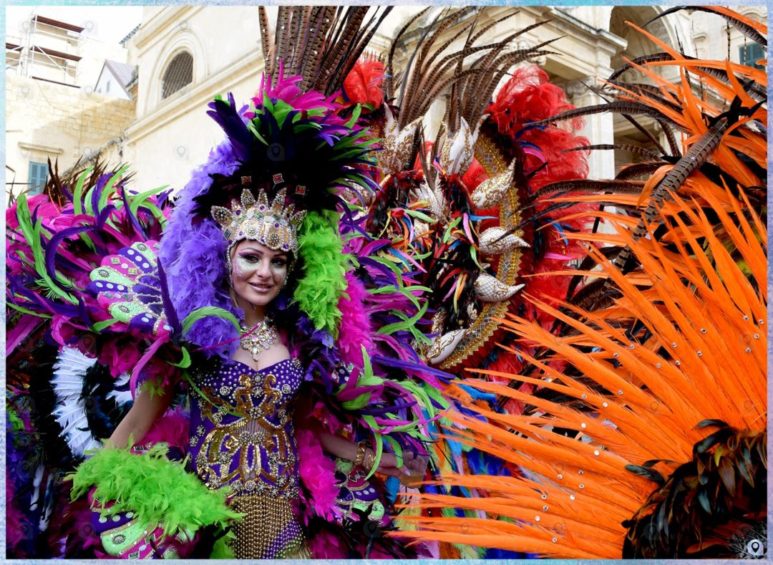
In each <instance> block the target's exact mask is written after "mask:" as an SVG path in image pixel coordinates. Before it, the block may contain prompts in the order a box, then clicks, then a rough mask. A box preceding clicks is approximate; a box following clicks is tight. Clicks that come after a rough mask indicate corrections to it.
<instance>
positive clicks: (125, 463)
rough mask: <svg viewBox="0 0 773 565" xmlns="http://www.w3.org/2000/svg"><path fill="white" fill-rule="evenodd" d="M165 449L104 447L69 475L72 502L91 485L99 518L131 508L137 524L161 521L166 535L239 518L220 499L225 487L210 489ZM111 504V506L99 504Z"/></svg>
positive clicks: (155, 447)
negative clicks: (136, 452) (141, 451)
mask: <svg viewBox="0 0 773 565" xmlns="http://www.w3.org/2000/svg"><path fill="white" fill-rule="evenodd" d="M166 451H167V447H166V446H165V445H164V444H157V445H154V446H153V447H152V448H151V449H150V450H149V451H147V452H146V453H144V454H142V455H134V454H132V453H131V452H130V451H129V450H124V449H114V448H103V449H99V450H96V451H95V452H94V453H93V455H92V456H91V457H90V458H89V459H87V460H86V461H84V462H83V463H81V464H80V465H79V466H78V469H77V470H76V471H75V473H74V474H72V475H69V476H68V478H70V479H72V483H73V485H72V491H71V492H70V496H71V498H72V499H73V500H75V499H76V498H78V497H80V496H82V495H84V494H86V493H87V492H88V491H89V490H90V489H91V488H92V487H96V490H95V491H94V500H95V502H96V503H97V505H95V506H96V508H95V509H96V510H98V511H99V512H100V513H101V514H102V515H103V516H111V515H114V514H118V513H119V512H128V511H131V512H133V513H134V515H135V516H136V519H137V522H138V523H140V524H142V525H143V526H146V527H149V528H153V527H156V526H157V525H161V526H162V527H163V529H164V533H165V534H170V535H174V534H175V533H177V532H181V531H183V530H187V531H189V532H196V531H197V530H198V529H199V528H200V527H202V526H210V525H215V526H219V527H225V526H227V524H228V522H229V521H230V520H233V519H236V518H239V517H241V515H240V514H238V513H236V512H234V511H232V510H230V509H229V508H228V507H227V506H226V503H225V499H226V495H227V490H226V489H220V490H209V489H208V488H207V487H206V486H204V484H203V483H202V482H201V481H200V480H199V479H198V478H197V477H196V476H195V475H194V474H192V473H187V472H186V471H185V466H184V464H183V463H177V462H172V461H169V460H168V459H167V458H166ZM108 502H114V504H113V505H112V506H111V507H110V508H100V507H99V505H104V504H106V503H108Z"/></svg>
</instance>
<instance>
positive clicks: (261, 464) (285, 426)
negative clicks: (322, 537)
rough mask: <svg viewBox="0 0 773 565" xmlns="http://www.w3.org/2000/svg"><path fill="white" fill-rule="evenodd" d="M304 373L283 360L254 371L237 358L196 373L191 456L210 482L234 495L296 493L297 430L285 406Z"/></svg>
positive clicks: (286, 495)
mask: <svg viewBox="0 0 773 565" xmlns="http://www.w3.org/2000/svg"><path fill="white" fill-rule="evenodd" d="M302 379H303V376H302V372H301V368H300V364H299V363H298V362H297V361H295V360H289V359H288V360H285V361H280V362H279V363H276V364H275V365H272V366H270V367H266V368H265V369H263V370H260V371H255V370H253V369H251V368H250V367H248V366H247V365H244V364H242V363H239V362H238V361H227V362H222V363H220V364H219V365H217V366H216V367H215V368H213V369H212V370H209V371H204V372H201V373H198V374H194V380H195V382H196V383H197V386H199V388H200V389H201V391H202V392H203V393H204V395H205V396H206V398H202V397H201V396H199V395H198V394H194V395H192V400H191V435H192V441H191V449H190V454H191V460H192V462H193V465H194V468H195V472H196V474H197V475H198V476H199V477H200V478H201V480H202V481H203V482H204V483H205V484H206V485H207V486H208V487H209V488H213V489H216V488H220V487H222V486H225V485H228V486H229V487H230V489H231V492H232V493H235V494H237V495H266V496H274V497H281V498H287V499H291V498H296V497H297V496H298V464H297V448H296V444H295V431H294V429H293V424H292V419H291V418H290V414H292V410H288V405H289V403H290V402H291V401H292V400H293V399H294V397H295V395H296V394H297V391H298V388H299V387H300V385H301V382H302Z"/></svg>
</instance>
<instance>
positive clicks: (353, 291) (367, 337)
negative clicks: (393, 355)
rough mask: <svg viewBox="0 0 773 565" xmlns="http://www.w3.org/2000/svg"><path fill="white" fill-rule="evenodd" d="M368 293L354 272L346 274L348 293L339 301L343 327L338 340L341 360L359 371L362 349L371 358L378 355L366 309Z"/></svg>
mask: <svg viewBox="0 0 773 565" xmlns="http://www.w3.org/2000/svg"><path fill="white" fill-rule="evenodd" d="M367 299H368V292H367V290H365V286H364V285H363V284H362V282H360V280H359V279H358V278H357V277H356V276H355V275H354V273H352V272H348V273H346V292H345V293H344V294H343V295H342V296H341V298H340V300H339V301H338V309H339V310H340V311H341V326H340V333H339V338H338V347H339V350H340V351H341V360H342V361H343V362H344V363H351V364H352V365H354V366H355V367H357V368H358V369H362V366H363V363H362V348H363V347H364V348H365V351H366V352H367V353H368V355H369V356H371V357H372V356H373V355H374V354H375V353H376V345H375V344H374V343H373V339H372V337H371V336H372V334H373V328H372V326H371V322H370V316H368V312H367V311H366V309H365V302H366V300H367Z"/></svg>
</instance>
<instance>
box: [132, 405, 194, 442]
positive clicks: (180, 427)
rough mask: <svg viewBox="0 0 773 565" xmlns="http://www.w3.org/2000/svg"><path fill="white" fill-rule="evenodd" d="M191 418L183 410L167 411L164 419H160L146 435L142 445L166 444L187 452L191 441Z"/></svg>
mask: <svg viewBox="0 0 773 565" xmlns="http://www.w3.org/2000/svg"><path fill="white" fill-rule="evenodd" d="M189 426H190V418H189V417H188V415H187V414H186V413H185V412H184V411H183V410H182V409H181V408H179V407H178V408H176V409H174V410H169V411H167V413H166V414H164V417H163V418H159V419H158V420H156V422H155V423H154V424H153V427H152V428H151V429H150V431H148V433H147V434H145V437H144V438H143V439H142V442H141V443H142V444H154V443H159V442H164V443H166V444H167V445H169V447H177V448H179V449H181V450H183V451H184V450H185V449H186V448H187V446H188V440H189V439H190V429H189Z"/></svg>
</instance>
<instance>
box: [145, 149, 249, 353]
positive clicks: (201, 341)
mask: <svg viewBox="0 0 773 565" xmlns="http://www.w3.org/2000/svg"><path fill="white" fill-rule="evenodd" d="M237 166H238V163H237V161H236V157H235V154H234V151H233V148H232V146H231V145H230V143H227V142H226V143H222V144H221V145H219V146H218V147H216V148H215V149H213V150H212V151H211V152H210V155H209V160H208V161H207V163H205V164H204V165H203V166H202V167H200V168H198V169H197V170H195V171H194V173H193V176H192V178H191V180H190V181H189V182H188V184H187V185H186V186H185V188H183V190H182V192H181V194H180V196H179V198H178V204H177V207H176V208H175V209H174V211H173V212H172V217H171V218H170V220H169V223H168V224H167V228H166V230H164V235H163V237H162V238H161V242H160V244H159V254H158V255H159V261H161V262H162V263H163V265H164V269H165V274H166V279H167V283H168V289H169V297H170V298H171V301H172V303H173V306H174V309H175V311H176V312H177V315H178V316H179V317H180V318H181V319H182V318H184V317H185V316H187V315H188V314H190V313H191V312H192V311H193V310H195V309H197V308H200V307H202V306H217V307H219V308H223V309H224V310H227V311H229V312H231V313H232V314H234V315H235V316H236V317H237V318H241V317H242V312H241V310H240V309H237V308H236V306H234V304H233V302H232V300H231V297H230V295H229V293H228V289H227V287H226V286H225V282H226V281H227V280H228V273H227V272H226V262H225V254H226V250H227V248H228V242H227V241H226V239H225V237H224V236H223V234H222V232H221V231H220V229H219V228H218V226H217V224H215V222H214V221H213V220H210V219H209V218H205V219H203V220H201V221H199V222H194V218H195V216H196V215H195V212H194V210H195V207H196V203H195V201H194V198H195V197H197V196H199V195H201V194H204V193H206V192H207V191H208V190H209V187H210V186H211V184H212V177H211V175H213V174H221V175H230V174H232V173H233V172H234V171H235V169H236V167H237ZM186 338H187V339H188V340H189V341H191V342H192V343H193V344H195V345H198V346H199V347H200V348H201V349H202V350H203V351H205V352H206V353H207V354H216V355H220V356H222V357H225V358H228V357H230V356H231V355H232V354H233V352H234V351H235V350H236V347H237V345H238V338H239V335H238V333H237V332H236V330H235V329H234V327H233V326H232V325H231V323H230V322H227V321H226V320H222V319H220V318H215V317H207V318H204V319H201V320H199V321H198V322H196V323H195V324H193V326H192V327H191V329H190V331H189V332H188V333H187V334H186Z"/></svg>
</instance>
